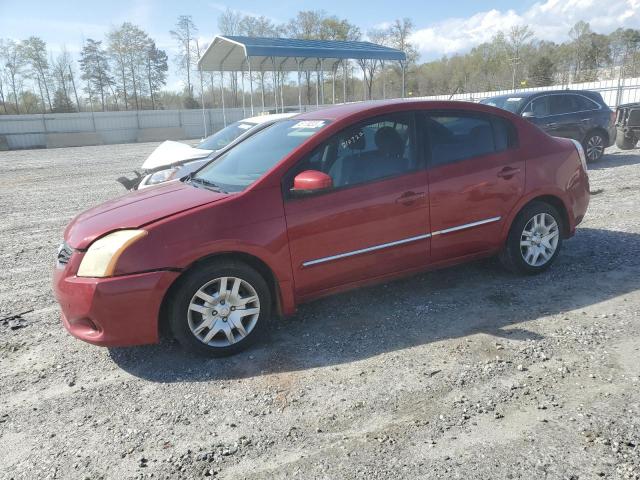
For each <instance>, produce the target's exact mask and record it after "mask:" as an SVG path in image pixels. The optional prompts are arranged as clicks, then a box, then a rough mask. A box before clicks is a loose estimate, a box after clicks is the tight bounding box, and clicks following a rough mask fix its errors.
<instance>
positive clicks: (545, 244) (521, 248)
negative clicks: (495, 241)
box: [500, 202, 564, 275]
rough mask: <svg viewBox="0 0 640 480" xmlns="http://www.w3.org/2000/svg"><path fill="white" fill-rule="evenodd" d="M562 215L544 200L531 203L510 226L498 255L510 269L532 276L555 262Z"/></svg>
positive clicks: (561, 230) (560, 239)
mask: <svg viewBox="0 0 640 480" xmlns="http://www.w3.org/2000/svg"><path fill="white" fill-rule="evenodd" d="M563 226H564V225H563V222H562V217H561V216H560V214H559V213H558V211H557V210H556V209H555V208H554V207H552V206H551V205H549V204H548V203H545V202H532V203H530V204H529V205H527V206H526V207H525V208H523V209H522V211H521V212H520V213H519V214H518V216H517V217H516V219H515V220H514V222H513V225H511V230H510V231H509V236H508V238H507V244H506V247H505V249H504V251H503V252H502V253H501V255H500V260H501V261H502V264H503V265H504V266H505V267H506V268H507V269H508V270H511V271H512V272H515V273H520V274H528V275H535V274H537V273H541V272H544V271H545V270H546V269H547V268H549V267H550V266H551V264H552V263H553V262H554V261H555V259H556V257H557V256H558V253H559V252H560V247H561V246H562V232H563Z"/></svg>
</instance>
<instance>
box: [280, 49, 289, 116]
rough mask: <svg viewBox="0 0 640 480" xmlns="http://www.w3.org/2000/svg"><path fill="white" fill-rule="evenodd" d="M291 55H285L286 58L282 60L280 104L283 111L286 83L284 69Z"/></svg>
mask: <svg viewBox="0 0 640 480" xmlns="http://www.w3.org/2000/svg"><path fill="white" fill-rule="evenodd" d="M287 60H289V57H285V58H284V60H282V61H281V62H280V74H281V77H280V105H281V106H282V112H284V83H285V72H284V70H283V68H284V64H285V63H287Z"/></svg>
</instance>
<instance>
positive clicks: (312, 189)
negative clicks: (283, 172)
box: [291, 170, 333, 196]
mask: <svg viewBox="0 0 640 480" xmlns="http://www.w3.org/2000/svg"><path fill="white" fill-rule="evenodd" d="M330 188H333V180H332V179H331V177H330V176H329V175H327V174H326V173H323V172H319V171H318V170H305V171H304V172H301V173H299V174H298V175H296V177H295V178H294V179H293V188H292V189H291V193H292V194H293V195H295V196H304V195H310V194H313V193H318V192H321V191H323V190H328V189H330Z"/></svg>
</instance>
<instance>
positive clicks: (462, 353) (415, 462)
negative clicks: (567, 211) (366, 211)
mask: <svg viewBox="0 0 640 480" xmlns="http://www.w3.org/2000/svg"><path fill="white" fill-rule="evenodd" d="M154 147H155V144H142V145H119V146H101V147H84V148H68V149H58V150H32V151H17V152H5V153H0V167H1V168H2V170H1V172H2V173H0V208H1V210H2V217H1V221H0V245H1V246H2V249H1V250H0V317H4V316H6V315H8V314H14V313H17V312H21V311H25V310H29V309H33V312H32V313H28V314H25V315H24V321H23V322H18V325H15V324H14V325H13V326H14V327H15V326H21V327H22V328H16V329H12V328H11V327H10V326H9V325H7V324H5V325H0V477H2V478H15V479H35V478H39V479H40V478H80V479H84V478H87V479H98V478H115V479H122V478H147V477H153V478H161V479H162V478H224V479H231V478H258V479H270V478H289V477H297V478H302V479H313V478H322V479H325V478H326V479H341V478H349V479H350V478H365V479H368V480H369V479H377V478H393V479H405V478H406V479H416V478H460V479H472V478H473V479H475V478H482V479H491V480H493V479H503V478H504V479H506V478H509V479H514V478H522V479H538V478H550V479H592V478H602V477H604V478H640V446H639V444H640V388H639V387H640V378H639V377H640V155H639V154H638V151H632V152H615V151H613V152H611V153H610V154H609V155H607V156H606V157H605V158H604V159H603V160H602V161H601V162H599V163H598V164H597V165H595V166H594V167H593V169H592V170H591V181H592V190H593V193H594V195H593V197H592V203H591V206H590V209H589V212H588V214H587V217H586V220H585V222H584V223H583V225H581V227H580V228H579V231H578V233H577V235H576V237H575V238H573V239H571V240H570V241H567V242H566V243H565V245H564V250H563V252H562V253H561V256H560V258H559V261H558V263H557V264H556V265H555V266H554V267H553V268H552V269H551V270H550V271H549V272H548V273H546V274H544V275H542V276H538V277H534V278H520V277H516V276H513V275H510V274H507V273H505V272H503V271H502V270H501V269H500V267H499V266H498V265H497V264H496V262H495V261H484V262H479V263H474V264H471V265H466V266H462V267H457V268H453V269H449V270H444V271H439V272H433V273H428V274H423V275H420V276H417V277H413V278H410V279H406V280H403V281H398V282H395V283H390V284H387V285H381V286H377V287H373V288H368V289H364V290H359V291H355V292H351V293H347V294H343V295H340V296H336V297H333V298H329V299H326V300H322V301H318V302H315V303H313V304H310V305H306V306H303V307H302V308H300V310H299V312H298V314H297V315H296V316H295V317H293V318H290V319H287V320H284V321H283V322H281V323H280V324H279V326H278V328H277V329H276V330H275V331H274V333H273V335H272V338H271V340H270V342H269V343H268V344H266V345H261V346H259V347H257V348H254V349H253V350H251V351H248V352H246V353H243V354H240V355H238V356H235V357H233V358H229V359H225V360H203V359H201V358H194V357H191V356H189V355H186V354H184V353H183V352H182V351H181V350H180V349H179V348H178V347H177V346H176V345H175V344H173V343H167V342H165V343H164V344H161V345H158V346H150V347H143V348H132V349H113V350H107V349H102V348H98V347H93V346H90V345H87V344H84V343H82V342H80V341H77V340H74V339H73V338H71V337H70V336H69V335H68V334H67V333H66V332H65V331H64V329H63V328H62V325H61V324H60V322H59V317H58V311H57V308H56V304H55V302H54V299H53V297H52V294H51V289H50V274H51V270H52V267H53V259H54V254H55V251H56V248H57V246H58V244H59V242H60V240H61V237H62V231H63V228H64V226H65V224H66V223H67V222H68V221H69V220H70V219H71V218H72V217H73V216H74V215H75V214H76V213H77V212H79V211H81V210H83V209H84V208H86V207H89V206H91V205H94V204H97V203H99V202H101V201H103V200H106V199H108V198H110V197H113V196H116V195H119V194H121V193H122V190H121V187H120V186H119V185H118V184H116V183H115V181H114V178H115V177H117V176H118V175H120V174H123V173H126V172H127V171H128V170H130V169H131V168H133V167H135V166H137V165H139V164H140V162H141V160H142V159H143V158H144V157H145V156H146V155H147V154H148V153H149V152H151V150H152V149H153V148H154Z"/></svg>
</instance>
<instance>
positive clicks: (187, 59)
mask: <svg viewBox="0 0 640 480" xmlns="http://www.w3.org/2000/svg"><path fill="white" fill-rule="evenodd" d="M197 32H198V29H197V28H196V26H195V24H194V23H193V19H192V17H191V15H180V16H179V17H178V22H177V23H176V29H175V30H171V31H170V32H169V33H171V36H172V37H173V38H174V39H176V40H177V41H178V44H179V46H180V53H179V54H178V56H177V60H178V65H179V67H180V68H181V69H183V71H184V73H185V74H186V76H187V89H186V91H187V96H188V97H190V98H191V97H193V87H192V85H191V67H192V48H193V47H192V45H191V42H192V41H193V37H194V35H195V34H196V33H197Z"/></svg>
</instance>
